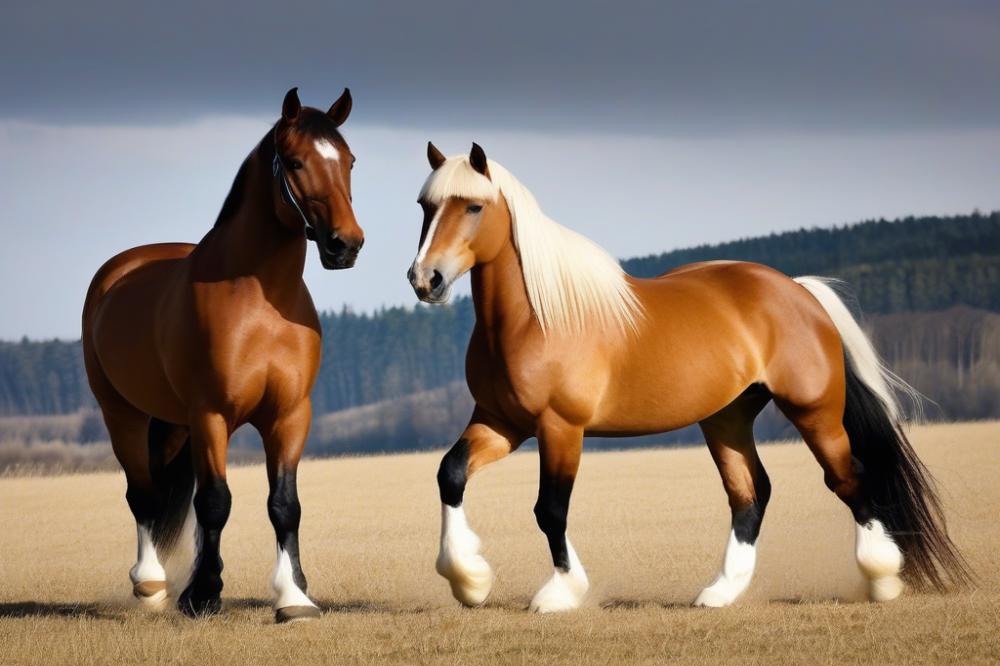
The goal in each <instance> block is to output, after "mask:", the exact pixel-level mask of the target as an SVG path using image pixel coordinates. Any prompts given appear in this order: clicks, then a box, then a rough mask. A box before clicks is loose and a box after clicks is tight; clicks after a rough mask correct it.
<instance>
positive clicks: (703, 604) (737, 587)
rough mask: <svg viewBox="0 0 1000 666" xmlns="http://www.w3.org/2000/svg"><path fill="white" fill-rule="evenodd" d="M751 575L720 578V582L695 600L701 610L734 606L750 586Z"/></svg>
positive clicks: (702, 592) (713, 584)
mask: <svg viewBox="0 0 1000 666" xmlns="http://www.w3.org/2000/svg"><path fill="white" fill-rule="evenodd" d="M750 578H751V575H750V574H747V575H744V576H739V577H735V578H727V577H725V576H720V577H719V578H718V580H716V581H715V582H714V583H712V584H711V585H709V586H708V587H706V588H705V589H704V590H702V591H701V594H699V595H698V598H697V599H695V600H694V605H695V606H697V607H699V608H725V607H726V606H731V605H733V602H734V601H736V600H737V599H738V598H739V597H740V595H741V594H743V592H744V591H745V590H746V589H747V587H749V586H750Z"/></svg>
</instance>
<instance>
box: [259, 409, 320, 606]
mask: <svg viewBox="0 0 1000 666" xmlns="http://www.w3.org/2000/svg"><path fill="white" fill-rule="evenodd" d="M311 413H312V410H311V407H310V403H309V401H308V400H306V401H303V402H302V403H300V404H299V406H298V407H297V408H296V409H294V410H292V412H290V413H289V414H287V415H284V416H282V417H280V418H278V419H277V420H275V421H274V423H272V424H271V425H270V427H259V430H260V431H261V435H262V437H263V439H264V452H265V454H266V456H267V479H268V482H269V483H270V486H271V492H270V494H269V495H268V497H267V515H268V516H269V517H270V518H271V524H272V525H273V526H274V535H275V538H276V539H277V544H278V560H277V563H276V564H275V568H274V576H273V578H272V579H271V585H272V586H273V588H274V593H275V599H274V617H275V621H276V622H279V623H282V622H295V621H301V620H311V619H315V618H318V617H319V615H320V610H319V608H318V607H317V606H316V604H314V603H313V602H312V600H311V599H310V598H309V597H308V596H307V595H306V587H307V583H306V577H305V574H303V573H302V563H301V562H300V561H299V520H300V518H301V516H302V507H301V505H300V504H299V494H298V488H297V486H296V482H295V474H296V470H297V469H298V466H299V459H300V458H301V457H302V449H303V447H304V446H305V441H306V437H307V435H308V434H309V421H310V417H311Z"/></svg>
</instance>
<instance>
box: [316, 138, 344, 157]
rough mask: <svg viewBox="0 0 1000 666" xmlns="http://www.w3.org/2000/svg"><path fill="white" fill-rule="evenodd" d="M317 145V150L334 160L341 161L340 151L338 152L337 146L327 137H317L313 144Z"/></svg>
mask: <svg viewBox="0 0 1000 666" xmlns="http://www.w3.org/2000/svg"><path fill="white" fill-rule="evenodd" d="M313 145H314V146H315V147H316V152H317V153H319V154H320V155H321V156H323V157H324V158H326V159H328V160H333V161H334V162H338V161H340V153H339V152H337V149H336V147H334V145H333V144H332V143H330V142H329V141H327V140H326V139H316V141H315V142H314V144H313Z"/></svg>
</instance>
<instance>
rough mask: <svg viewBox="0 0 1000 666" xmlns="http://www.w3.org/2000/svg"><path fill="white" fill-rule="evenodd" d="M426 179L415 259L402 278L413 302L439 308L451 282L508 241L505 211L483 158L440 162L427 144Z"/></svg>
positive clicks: (479, 152) (475, 150)
mask: <svg viewBox="0 0 1000 666" xmlns="http://www.w3.org/2000/svg"><path fill="white" fill-rule="evenodd" d="M427 160H428V161H429V162H430V165H431V169H432V172H431V175H430V176H429V177H428V178H427V182H425V183H424V187H423V189H422V190H421V191H420V197H419V199H418V200H417V203H419V204H420V207H421V208H422V209H423V212H424V225H423V229H422V230H421V232H420V246H419V249H418V250H417V257H416V259H414V260H413V265H412V266H410V270H409V271H408V273H407V277H408V278H409V280H410V284H411V285H413V291H415V292H416V294H417V298H419V299H420V300H422V301H424V302H426V303H444V302H446V301H447V300H448V296H449V294H450V293H451V286H452V285H453V284H454V283H455V280H457V279H458V278H460V277H461V276H462V275H464V274H465V273H466V272H467V271H469V270H470V269H471V268H472V267H473V266H475V265H477V264H484V263H488V262H490V261H492V260H493V259H494V258H495V257H496V256H497V254H498V253H499V252H500V250H501V248H502V247H503V245H504V242H505V241H507V240H508V239H509V238H510V224H511V218H510V211H509V210H508V209H507V203H506V201H505V200H504V197H502V196H500V188H499V187H497V185H496V184H495V183H494V182H493V181H492V179H491V178H490V169H489V163H488V161H487V159H486V153H484V152H483V149H482V148H480V147H479V145H478V144H475V143H474V144H472V151H471V152H470V153H469V155H468V156H464V155H461V156H457V157H449V158H445V156H444V155H442V154H441V152H440V151H439V150H438V149H437V148H435V147H434V144H432V143H430V142H428V144H427Z"/></svg>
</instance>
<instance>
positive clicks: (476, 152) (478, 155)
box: [469, 141, 490, 178]
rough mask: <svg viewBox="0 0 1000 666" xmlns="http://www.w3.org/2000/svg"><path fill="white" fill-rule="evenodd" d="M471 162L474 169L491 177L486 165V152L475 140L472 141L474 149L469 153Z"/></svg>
mask: <svg viewBox="0 0 1000 666" xmlns="http://www.w3.org/2000/svg"><path fill="white" fill-rule="evenodd" d="M469 164H471V165H472V168H473V169H475V170H476V171H478V172H479V173H481V174H483V175H484V176H486V177H487V178H489V177H490V172H489V169H488V168H487V166H486V153H485V152H484V151H483V148H482V146H480V145H479V144H478V143H476V142H475V141H473V142H472V151H471V152H470V153H469Z"/></svg>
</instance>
